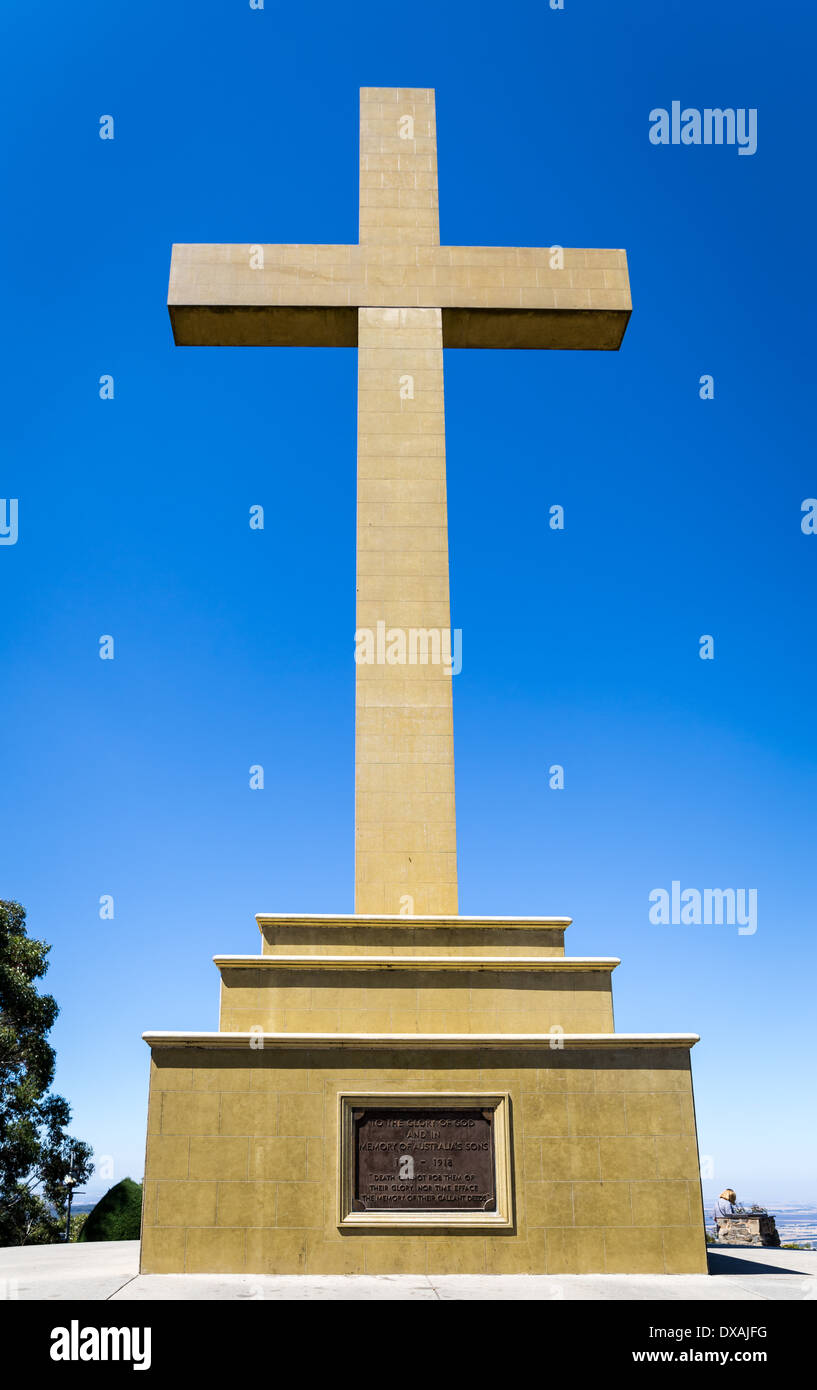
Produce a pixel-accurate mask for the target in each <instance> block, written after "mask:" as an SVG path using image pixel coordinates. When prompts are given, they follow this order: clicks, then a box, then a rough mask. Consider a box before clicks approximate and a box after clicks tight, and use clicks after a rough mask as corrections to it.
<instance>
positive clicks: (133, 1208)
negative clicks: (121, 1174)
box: [79, 1178, 142, 1240]
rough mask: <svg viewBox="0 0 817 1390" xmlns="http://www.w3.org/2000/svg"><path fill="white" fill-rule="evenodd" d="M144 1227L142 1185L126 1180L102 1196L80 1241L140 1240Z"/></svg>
mask: <svg viewBox="0 0 817 1390" xmlns="http://www.w3.org/2000/svg"><path fill="white" fill-rule="evenodd" d="M141 1224H142V1186H141V1183H138V1182H134V1181H133V1179H132V1178H123V1179H122V1181H121V1182H118V1183H117V1184H116V1186H115V1187H109V1188H108V1191H107V1192H106V1193H105V1196H104V1197H100V1199H99V1201H98V1202H97V1204H96V1206H95V1207H94V1209H93V1211H92V1212H91V1213H90V1215H89V1217H88V1220H87V1221H86V1222H85V1225H84V1226H83V1228H82V1231H81V1232H80V1236H79V1239H80V1240H138V1239H139V1229H140V1227H141Z"/></svg>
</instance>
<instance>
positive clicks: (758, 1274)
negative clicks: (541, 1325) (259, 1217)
mask: <svg viewBox="0 0 817 1390" xmlns="http://www.w3.org/2000/svg"><path fill="white" fill-rule="evenodd" d="M709 1268H710V1273H709V1275H705V1274H665V1275H660V1274H563V1275H558V1274H528V1275H517V1274H504V1275H485V1274H444V1275H443V1274H441V1275H435V1274H429V1275H427V1274H387V1275H325V1276H317V1275H287V1276H277V1275H271V1274H139V1272H138V1270H139V1242H138V1241H135V1240H118V1241H108V1242H105V1243H99V1244H89V1245H31V1246H24V1247H19V1246H11V1247H8V1246H7V1247H5V1248H3V1249H0V1298H11V1299H14V1298H19V1299H46V1300H48V1299H77V1300H88V1299H92V1300H109V1301H113V1302H117V1303H118V1302H134V1301H147V1300H152V1299H162V1300H166V1299H171V1300H173V1299H175V1300H184V1301H187V1300H202V1299H205V1300H207V1299H211V1300H223V1299H242V1300H253V1299H255V1300H264V1299H270V1300H279V1301H280V1300H290V1301H291V1300H299V1301H304V1300H312V1301H320V1300H344V1301H369V1300H394V1299H397V1300H415V1299H421V1300H422V1299H425V1300H428V1301H435V1300H441V1299H442V1300H449V1299H450V1300H484V1301H487V1300H490V1301H492V1302H493V1301H496V1300H497V1299H503V1300H510V1301H512V1302H523V1301H529V1300H559V1299H574V1300H583V1301H592V1300H599V1299H604V1300H622V1299H625V1300H628V1301H630V1300H636V1301H641V1300H653V1299H656V1300H661V1301H668V1302H672V1301H676V1300H678V1299H694V1300H696V1301H698V1302H756V1301H760V1302H763V1301H765V1300H768V1299H774V1300H777V1299H789V1300H799V1299H803V1300H810V1301H815V1300H817V1251H815V1250H759V1249H757V1248H753V1247H740V1246H732V1247H729V1248H726V1247H724V1246H720V1247H715V1248H711V1249H710V1252H709Z"/></svg>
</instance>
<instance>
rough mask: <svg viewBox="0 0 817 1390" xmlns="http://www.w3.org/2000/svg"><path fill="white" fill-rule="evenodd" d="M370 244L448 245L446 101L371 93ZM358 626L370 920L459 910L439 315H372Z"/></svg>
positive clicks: (364, 881) (359, 742)
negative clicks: (443, 148) (368, 645)
mask: <svg viewBox="0 0 817 1390" xmlns="http://www.w3.org/2000/svg"><path fill="white" fill-rule="evenodd" d="M360 241H361V245H364V244H367V245H369V246H372V247H378V248H380V250H379V252H378V255H379V256H380V257H381V258H382V263H383V266H384V273H385V272H386V271H387V268H388V270H391V271H392V273H393V268H394V266H395V265H405V266H411V265H413V264H416V256H417V248H418V247H420V246H425V247H429V246H437V245H439V222H438V212H437V153H436V133H435V119H434V93H433V91H428V90H425V89H420V90H416V89H410V90H406V89H403V88H367V89H364V91H363V92H362V93H361V113H360ZM407 278H408V277H407ZM357 628H358V633H361V632H367V633H370V634H372V636H373V638H374V652H373V655H374V660H373V661H372V662H363V661H359V663H358V666H357V673H356V702H355V797H356V804H355V834H356V853H355V911H356V912H359V913H398V912H401V911H403V912H404V913H418V914H433V915H437V914H439V915H449V914H451V915H455V914H456V913H457V859H456V823H455V811H454V740H453V714H452V692H451V679H452V678H451V675H450V673H449V669H450V668H449V667H447V666H446V664H445V663H444V661H443V660H442V659H441V657H442V656H443V653H444V641H445V642H450V609H449V591H448V521H447V505H446V485H445V414H444V403H443V355H442V314H441V311H440V310H439V309H436V308H415V307H405V308H403V307H396V308H375V307H372V308H360V309H359V310H358V517H357ZM443 637H444V641H443V640H442V639H443ZM435 644H437V645H435ZM435 655H436V660H435V659H434V657H435ZM390 656H391V657H392V658H396V659H392V660H390V659H389V657H390ZM412 656H413V657H414V658H415V659H414V660H412ZM424 656H425V658H426V660H425V661H424V660H423V659H422V658H423V657H424Z"/></svg>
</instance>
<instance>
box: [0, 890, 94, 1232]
mask: <svg viewBox="0 0 817 1390" xmlns="http://www.w3.org/2000/svg"><path fill="white" fill-rule="evenodd" d="M25 918H26V913H25V908H24V907H21V906H20V904H19V903H15V902H6V901H4V900H3V899H0V1245H25V1244H28V1243H34V1242H48V1241H53V1240H57V1239H59V1236H60V1232H61V1230H64V1226H65V1222H64V1211H65V1206H66V1201H67V1195H68V1194H67V1190H66V1188H65V1177H66V1175H67V1174H68V1173H69V1171H70V1172H71V1173H72V1174H73V1177H74V1178H75V1179H76V1185H77V1186H78V1185H79V1184H80V1183H82V1182H85V1180H86V1179H87V1178H88V1177H89V1176H90V1174H91V1173H92V1172H93V1164H92V1163H91V1156H92V1152H93V1151H92V1149H91V1148H89V1146H88V1145H87V1144H84V1143H82V1142H81V1141H80V1140H78V1139H73V1138H71V1136H70V1135H68V1134H66V1127H67V1125H68V1123H69V1121H70V1119H71V1110H70V1107H69V1105H68V1102H67V1101H65V1100H63V1098H62V1096H57V1095H53V1094H52V1093H51V1090H50V1087H51V1083H52V1081H53V1079H54V1064H55V1054H54V1049H53V1048H52V1047H51V1046H50V1044H49V1042H48V1040H47V1035H48V1033H49V1032H50V1031H51V1029H52V1028H53V1026H54V1022H55V1020H56V1018H57V1014H58V1013H59V1009H58V1008H57V1003H56V1000H55V999H54V998H53V997H52V996H51V995H50V994H38V993H37V989H36V985H35V981H37V980H39V979H40V978H41V977H42V976H43V975H44V974H45V972H46V970H47V969H48V962H47V960H46V956H47V955H48V952H49V951H50V949H51V947H50V946H49V945H48V944H47V943H46V942H45V941H34V940H32V939H31V937H30V936H29V935H28V933H27V931H26V925H25Z"/></svg>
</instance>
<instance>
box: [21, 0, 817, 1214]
mask: <svg viewBox="0 0 817 1390" xmlns="http://www.w3.org/2000/svg"><path fill="white" fill-rule="evenodd" d="M808 11H809V7H808V6H807V4H806V3H805V0H802V2H801V3H793V4H790V5H788V6H786V7H785V8H781V7H777V8H774V7H772V6H769V5H767V4H765V3H764V4H761V3H758V2H757V0H751V2H750V3H747V0H722V2H721V3H717V4H713V5H706V6H690V5H688V4H681V3H678V0H665V2H664V3H663V4H661V5H659V6H656V5H655V4H652V3H647V0H633V3H631V4H629V5H611V4H610V3H609V0H566V7H565V10H564V11H563V12H552V11H551V10H550V9H549V8H548V7H547V4H546V3H545V0H537V2H536V3H535V4H533V3H520V4H517V5H512V6H506V7H504V9H501V10H498V9H497V7H496V5H494V4H491V5H487V4H479V3H476V4H475V3H473V0H469V3H467V4H466V3H462V0H441V3H435V4H431V3H427V0H418V3H415V4H413V5H412V6H411V7H409V9H406V7H405V6H399V5H397V6H389V5H383V4H382V3H377V4H373V3H370V2H369V0H366V3H358V4H356V5H355V6H353V7H348V6H347V7H343V6H340V7H339V6H337V5H334V4H333V5H330V4H327V3H323V0H321V2H320V3H313V4H311V5H308V6H288V7H286V11H285V12H284V13H282V7H281V6H279V5H278V4H277V3H275V2H274V0H267V8H266V9H265V10H264V11H253V10H251V9H250V8H249V5H248V4H247V2H246V0H220V2H219V3H216V0H196V3H193V0H179V3H175V4H170V5H168V4H167V3H166V0H143V3H141V4H140V5H138V6H132V7H122V6H121V5H113V4H111V3H110V0H104V3H103V0H97V2H94V0H81V3H80V4H79V5H78V6H71V7H67V6H65V5H64V4H57V3H54V0H47V3H44V4H39V5H36V6H34V7H31V6H26V7H17V12H16V13H12V14H9V13H6V14H5V16H4V18H3V20H2V25H3V50H4V55H5V56H4V58H3V69H4V73H3V82H2V86H1V94H0V102H2V107H3V112H2V114H3V130H4V140H3V169H2V179H3V187H4V189H5V191H6V203H7V216H6V219H5V227H4V229H3V238H4V242H5V245H4V247H3V266H4V272H5V273H4V280H5V284H4V290H3V295H4V308H5V310H6V323H7V328H6V332H5V333H4V335H3V345H2V353H3V368H2V370H3V385H4V388H5V404H4V409H3V411H2V416H1V417H0V425H1V426H2V435H3V439H2V465H1V466H0V496H5V497H16V498H19V527H20V531H19V539H18V542H17V544H16V545H14V546H5V547H2V546H0V605H1V606H2V639H1V643H2V658H1V660H0V672H1V675H0V680H1V681H2V718H1V719H0V741H2V753H1V759H2V760H1V762H0V768H2V797H0V816H1V817H2V823H1V825H0V892H1V893H2V895H3V896H5V897H14V898H18V899H19V900H21V901H22V902H23V903H25V904H26V906H27V908H28V910H29V926H30V930H31V931H32V933H33V934H35V935H38V936H43V937H45V938H46V939H47V940H49V941H51V942H53V950H52V953H51V962H52V963H51V970H50V972H49V974H48V976H47V986H48V988H49V989H51V990H52V991H53V992H54V993H55V994H56V997H57V999H58V1001H59V1003H60V1006H61V1015H60V1019H59V1022H58V1024H57V1026H56V1028H55V1030H54V1034H53V1038H54V1041H55V1044H56V1047H57V1049H58V1058H59V1063H58V1076H57V1084H58V1088H59V1089H60V1090H61V1091H62V1092H63V1093H64V1094H65V1095H66V1096H67V1097H68V1099H69V1100H70V1102H71V1104H72V1105H73V1107H74V1128H75V1131H76V1132H77V1133H78V1134H79V1135H80V1136H81V1137H83V1138H86V1139H88V1140H89V1141H90V1142H91V1143H92V1144H93V1146H94V1148H95V1150H96V1152H97V1155H98V1156H102V1155H112V1156H113V1159H114V1175H115V1177H117V1178H119V1177H122V1176H124V1175H125V1174H126V1173H129V1174H131V1175H132V1176H134V1177H136V1178H139V1177H141V1172H142V1160H143V1149H144V1130H145V1111H146V1100H147V1068H148V1051H147V1048H146V1047H145V1045H144V1043H143V1042H142V1041H141V1038H140V1035H141V1033H142V1031H143V1030H144V1029H146V1028H186V1029H197V1028H200V1029H208V1028H213V1027H215V1026H216V1024H217V1007H218V976H217V973H216V970H215V968H214V966H213V965H212V963H211V959H210V958H211V956H212V955H213V953H214V952H217V951H224V952H229V951H236V952H244V951H253V950H255V949H257V946H258V936H257V931H256V927H255V923H254V920H253V915H254V913H255V912H257V911H260V910H264V911H279V910H289V909H292V910H305V911H314V912H319V911H326V912H338V911H350V910H351V909H352V906H353V878H352V873H353V739H354V728H353V712H354V709H353V687H354V666H353V660H352V651H353V631H354V537H355V531H354V527H355V393H356V362H355V353H354V352H353V351H343V350H337V351H328V350H320V349H318V350H305V349H298V350H292V351H289V350H282V349H269V350H262V349H247V350H242V349H229V350H227V349H193V348H189V349H180V348H174V346H173V343H172V339H171V334H170V327H169V322H168V317H167V310H166V307H165V293H166V285H167V275H168V266H169V258H170V247H171V243H172V242H173V241H191V242H195V241H224V242H228V241H238V242H256V241H259V242H264V241H270V242H276V241H280V242H352V241H356V240H357V197H358V191H357V127H358V89H359V87H360V86H362V85H384V86H385V85H405V86H434V87H436V89H437V117H438V136H439V165H440V183H441V187H440V206H441V229H442V239H443V241H444V242H447V243H464V244H471V245H473V244H486V245H493V244H497V245H538V246H542V245H551V244H553V243H560V244H563V245H567V246H590V247H593V246H599V247H625V248H626V249H627V252H628V256H629V266H630V274H631V280H632V291H633V300H634V306H635V307H634V313H633V317H632V320H631V323H630V326H629V329H628V331H627V335H626V338H625V340H624V345H623V349H622V351H621V352H620V353H598V354H591V353H555V352H554V353H533V352H531V353H522V352H505V353H502V352H449V353H448V354H447V356H446V406H447V441H448V470H449V502H450V544H451V565H452V604H453V622H454V624H455V625H456V626H457V627H460V628H462V630H463V648H464V651H463V659H464V666H463V671H462V674H461V675H459V676H458V677H457V678H456V681H455V687H454V701H455V739H456V757H457V802H458V824H459V874H460V892H461V898H460V907H461V911H462V912H464V913H479V912H484V913H514V912H516V913H521V914H539V913H543V914H547V913H565V914H569V915H570V916H572V917H573V918H574V925H573V927H572V928H571V929H570V932H569V950H570V951H571V952H572V953H573V954H579V955H585V954H586V955H593V954H599V955H604V954H614V955H619V956H621V958H622V965H621V966H620V968H619V969H618V971H617V972H616V975H615V977H614V978H615V999H616V1025H617V1027H618V1028H619V1029H620V1030H625V1031H628V1030H631V1031H649V1030H659V1031H676V1030H680V1031H695V1032H698V1033H700V1034H701V1037H702V1041H701V1043H700V1044H699V1045H698V1046H697V1047H696V1048H695V1051H694V1053H693V1061H694V1076H695V1087H696V1099H697V1109H698V1121H699V1130H700V1144H701V1151H702V1153H703V1154H706V1155H710V1156H712V1160H713V1163H714V1176H713V1181H714V1183H715V1185H717V1186H722V1185H724V1184H726V1183H727V1182H728V1183H730V1184H731V1185H732V1186H734V1187H735V1188H736V1189H737V1190H738V1192H739V1194H740V1195H745V1196H751V1197H753V1198H754V1199H756V1200H757V1199H761V1200H762V1199H767V1200H772V1201H773V1200H775V1199H777V1200H784V1199H786V1200H791V1199H798V1198H802V1199H812V1200H817V1184H815V1182H814V1180H813V1158H812V1154H813V1139H814V1126H815V1120H814V1110H813V1106H812V1105H811V1104H810V1103H809V1102H808V1101H807V1100H806V1091H807V1089H808V1086H809V1082H810V1073H811V1061H810V1059H811V1057H812V1055H813V1035H812V1031H811V1029H810V1027H809V1015H810V1014H811V1013H812V1011H813V984H812V976H811V973H810V972H811V970H812V968H813V938H814V930H815V856H814V844H815V831H816V830H817V826H815V791H814V772H815V737H814V732H815V728H814V720H815V714H814V711H815V708H817V699H816V698H815V696H816V693H817V692H815V637H814V602H815V568H816V567H817V536H812V537H808V536H804V535H803V534H802V532H801V529H800V519H801V513H800V506H801V502H802V500H803V499H804V498H806V497H813V496H815V495H817V466H815V462H814V446H813V380H814V359H813V340H814V334H813V325H812V320H813V287H812V284H811V281H812V275H811V263H812V260H813V253H812V246H811V243H812V228H813V205H812V182H813V172H812V171H813V149H812V143H813V141H812V132H813V104H812V91H813V84H812V72H811V66H810V65H811V61H812V58H811V54H812V52H813V46H814V45H813V40H814V30H815V22H814V18H813V15H809V13H808ZM674 99H679V100H680V101H681V102H682V103H683V104H684V105H689V106H694V107H699V108H703V107H704V106H733V107H747V108H748V107H755V108H757V110H758V113H759V114H758V150H757V153H756V154H755V155H753V156H751V157H745V156H739V155H738V153H737V149H736V148H734V147H731V148H730V147H726V146H721V147H717V146H712V147H709V148H706V147H672V146H670V147H656V146H653V145H651V144H650V142H649V140H648V129H649V121H648V116H649V112H650V111H651V110H652V109H653V108H654V107H669V105H670V103H671V101H672V100H674ZM102 114H112V115H113V116H114V118H115V139H114V141H112V142H110V141H108V142H106V141H101V140H100V139H99V138H98V125H99V117H100V115H102ZM103 373H112V374H113V375H114V377H115V392H116V395H115V399H114V401H112V402H102V401H100V399H99V397H98V379H99V377H100V375H101V374H103ZM704 373H711V374H712V375H713V376H714V379H715V399H714V400H712V401H707V402H704V401H701V400H700V399H699V395H698V381H699V377H700V376H701V375H702V374H704ZM254 503H261V504H263V506H264V507H265V510H266V528H265V530H264V531H263V532H254V531H251V530H250V529H249V526H248V509H249V507H250V506H251V505H252V504H254ZM554 503H559V504H561V505H562V506H564V508H565V512H566V529H565V531H564V532H563V533H554V532H552V531H550V530H549V528H548V525H547V520H548V508H549V507H550V506H551V505H552V504H554ZM107 633H110V634H113V635H114V637H115V641H116V658H115V660H114V661H113V662H110V661H107V662H106V661H100V659H99V656H98V639H99V637H100V635H101V634H107ZM705 633H709V634H712V635H713V636H714V638H715V660H714V661H709V662H705V661H701V660H700V659H699V656H698V639H699V637H700V636H701V635H702V634H705ZM255 763H261V764H263V765H264V767H265V770H266V787H265V789H264V791H262V792H253V791H251V790H250V789H249V785H248V770H249V767H250V765H251V764H255ZM553 763H561V764H563V765H564V767H565V775H566V787H565V789H564V790H563V791H559V792H557V791H551V790H550V789H549V787H548V777H547V770H548V767H549V766H550V765H551V764H553ZM673 879H677V880H681V882H682V885H683V886H684V887H697V888H699V889H704V888H707V887H735V888H755V889H757V892H758V918H759V924H758V930H757V932H756V934H755V935H753V936H739V935H738V934H737V930H736V928H735V927H731V928H730V927H717V926H675V927H671V926H663V927H662V926H653V925H652V924H651V923H650V922H649V919H648V908H649V903H648V895H649V893H650V891H651V890H652V889H654V888H661V887H664V888H667V889H669V887H670V884H671V882H672V880H673ZM106 893H109V894H113V895H114V899H115V914H116V915H115V919H114V920H113V921H101V920H100V918H99V916H98V902H99V898H100V895H102V894H106ZM107 1185H108V1184H107V1182H103V1183H102V1184H101V1186H102V1187H105V1186H107ZM99 1186H100V1184H99V1183H98V1182H97V1183H95V1185H94V1186H93V1187H92V1189H91V1190H92V1192H94V1191H96V1190H98V1187H99Z"/></svg>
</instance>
